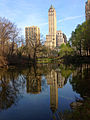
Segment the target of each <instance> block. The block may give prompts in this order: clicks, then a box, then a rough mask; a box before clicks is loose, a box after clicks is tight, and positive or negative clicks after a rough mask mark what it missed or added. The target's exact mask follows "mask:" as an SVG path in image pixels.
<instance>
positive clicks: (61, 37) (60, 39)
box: [56, 30, 67, 47]
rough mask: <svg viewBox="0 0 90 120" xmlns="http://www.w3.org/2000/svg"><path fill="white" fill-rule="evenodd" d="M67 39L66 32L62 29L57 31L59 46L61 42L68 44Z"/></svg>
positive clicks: (57, 43)
mask: <svg viewBox="0 0 90 120" xmlns="http://www.w3.org/2000/svg"><path fill="white" fill-rule="evenodd" d="M66 41H67V40H65V37H64V34H63V33H62V31H61V30H60V31H57V34H56V45H57V47H59V46H60V45H61V44H66Z"/></svg>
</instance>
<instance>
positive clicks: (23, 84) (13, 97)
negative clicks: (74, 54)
mask: <svg viewBox="0 0 90 120" xmlns="http://www.w3.org/2000/svg"><path fill="white" fill-rule="evenodd" d="M89 75H90V65H81V66H79V67H73V66H65V65H57V64H54V65H52V64H50V65H38V66H31V67H29V68H22V69H19V68H18V69H15V70H7V71H6V70H0V111H2V112H3V110H6V113H7V112H8V108H12V106H15V105H17V106H19V104H17V103H18V102H19V101H20V100H22V101H23V102H24V98H25V99H27V101H29V97H30V95H34V96H36V95H38V96H39V97H40V98H39V100H40V102H41V103H42V102H43V104H46V103H47V104H48V101H49V98H50V105H48V107H49V106H50V107H49V109H50V110H51V111H52V116H51V118H52V119H60V117H61V113H60V111H59V108H60V104H59V103H58V102H59V101H60V99H61V98H60V95H61V92H60V90H62V94H66V93H65V92H64V90H65V89H66V90H67V91H68V92H69V93H70V94H71V93H72V94H75V95H76V96H78V94H77V93H79V94H80V95H81V97H85V96H89V97H90V87H89V85H90V76H89ZM43 77H44V78H45V79H44V80H43ZM68 80H69V81H68ZM67 81H68V82H70V83H68V84H67ZM46 83H47V84H46ZM70 84H71V85H72V88H73V89H71V86H70ZM66 85H68V88H67V87H66V88H64V86H66ZM44 88H45V89H44ZM45 90H46V91H45ZM49 91H50V92H49ZM73 91H75V93H74V92H73ZM76 92H77V93H76ZM45 93H47V96H45V95H46V94H45ZM44 94H45V95H44ZM25 95H26V96H27V97H25ZM43 95H44V96H43ZM42 96H43V98H47V101H42ZM48 96H49V97H48ZM71 96H72V95H71ZM73 96H74V95H73ZM22 97H23V98H22ZM67 97H68V98H69V96H67ZM21 98H22V99H21ZM30 99H31V101H32V103H33V99H38V98H32V96H31V97H30ZM62 100H63V104H65V102H67V101H65V99H62ZM73 101H75V99H74V98H72V101H69V102H68V105H69V106H70V103H71V102H73ZM36 104H37V105H38V104H39V103H38V102H37V103H36ZM30 105H31V104H30ZM68 105H67V106H68ZM67 106H66V107H65V110H69V108H68V107H67ZM19 107H20V106H19ZM24 107H25V106H24ZM33 107H36V106H34V105H33ZM42 107H43V111H44V112H47V113H48V111H49V110H46V109H44V107H45V106H42ZM14 108H15V107H14ZM14 108H13V109H14ZM21 108H22V107H21ZM21 108H20V109H21ZM27 109H28V110H33V109H32V108H31V107H30V106H28V108H27ZM47 109H48V108H47ZM60 109H62V108H60ZM21 110H22V109H21ZM24 112H25V111H24ZM36 112H37V111H36ZM38 112H39V110H38ZM24 114H25V113H24ZM33 114H34V113H33ZM38 114H39V113H38ZM43 114H44V113H43ZM29 115H30V114H28V119H29V118H31V116H29ZM47 116H48V114H47ZM57 116H58V118H57ZM4 117H5V116H4V115H2V118H3V120H4ZM49 117H50V116H48V117H47V118H49ZM20 119H22V117H21V118H20ZM32 119H34V118H32ZM39 119H40V118H39ZM43 119H44V118H43ZM9 120H10V119H9Z"/></svg>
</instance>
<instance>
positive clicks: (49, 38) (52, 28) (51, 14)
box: [45, 5, 57, 48]
mask: <svg viewBox="0 0 90 120" xmlns="http://www.w3.org/2000/svg"><path fill="white" fill-rule="evenodd" d="M48 22H49V35H46V43H45V45H46V46H47V47H49V48H54V47H56V28H57V27H56V11H55V8H54V7H53V6H52V5H51V7H50V9H49V11H48Z"/></svg>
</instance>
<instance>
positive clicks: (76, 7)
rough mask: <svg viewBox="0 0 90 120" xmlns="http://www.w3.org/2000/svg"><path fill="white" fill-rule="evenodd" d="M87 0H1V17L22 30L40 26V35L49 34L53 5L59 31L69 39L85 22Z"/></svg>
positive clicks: (23, 33)
mask: <svg viewBox="0 0 90 120" xmlns="http://www.w3.org/2000/svg"><path fill="white" fill-rule="evenodd" d="M86 1H87V0H0V17H5V18H7V19H9V20H10V21H11V22H13V23H15V24H16V25H17V27H18V28H21V29H22V35H24V36H25V26H32V25H34V26H38V27H40V33H41V34H43V35H44V36H46V34H48V9H49V8H50V6H51V4H52V5H53V6H54V8H55V10H56V16H57V30H61V31H62V32H63V33H65V34H66V36H67V38H68V39H69V38H70V36H71V33H72V31H73V30H74V29H75V28H76V26H77V25H78V24H81V23H82V22H84V21H85V2H86Z"/></svg>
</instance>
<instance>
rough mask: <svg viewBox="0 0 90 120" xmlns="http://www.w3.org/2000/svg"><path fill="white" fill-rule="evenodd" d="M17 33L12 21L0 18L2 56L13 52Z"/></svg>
mask: <svg viewBox="0 0 90 120" xmlns="http://www.w3.org/2000/svg"><path fill="white" fill-rule="evenodd" d="M18 33H19V32H18V29H17V27H16V26H15V25H14V24H13V23H12V22H10V21H9V20H7V19H5V18H0V48H1V51H2V55H3V56H5V55H7V54H13V51H14V46H15V44H16V43H15V40H16V38H17V36H18Z"/></svg>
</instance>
